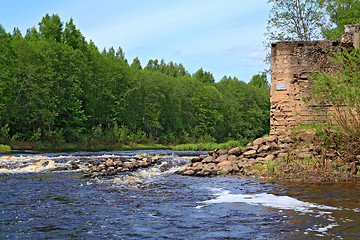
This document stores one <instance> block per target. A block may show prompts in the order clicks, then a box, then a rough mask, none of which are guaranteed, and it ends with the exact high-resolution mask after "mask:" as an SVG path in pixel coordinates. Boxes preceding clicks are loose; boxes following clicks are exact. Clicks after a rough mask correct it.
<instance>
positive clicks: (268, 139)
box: [263, 136, 277, 143]
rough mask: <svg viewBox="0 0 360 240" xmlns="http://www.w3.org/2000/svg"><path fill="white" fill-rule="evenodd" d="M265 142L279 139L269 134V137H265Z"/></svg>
mask: <svg viewBox="0 0 360 240" xmlns="http://www.w3.org/2000/svg"><path fill="white" fill-rule="evenodd" d="M263 140H264V142H266V143H268V142H275V141H276V140H277V137H276V136H269V137H264V138H263Z"/></svg>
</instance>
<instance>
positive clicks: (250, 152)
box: [243, 150, 256, 157]
mask: <svg viewBox="0 0 360 240" xmlns="http://www.w3.org/2000/svg"><path fill="white" fill-rule="evenodd" d="M255 154H256V150H249V151H247V152H244V154H243V155H244V156H245V157H250V156H254V155H255Z"/></svg>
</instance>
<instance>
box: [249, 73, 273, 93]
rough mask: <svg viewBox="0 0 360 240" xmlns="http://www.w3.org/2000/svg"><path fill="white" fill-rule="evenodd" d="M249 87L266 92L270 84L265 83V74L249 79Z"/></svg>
mask: <svg viewBox="0 0 360 240" xmlns="http://www.w3.org/2000/svg"><path fill="white" fill-rule="evenodd" d="M249 85H252V86H254V87H257V88H263V89H266V90H270V84H269V82H268V81H267V76H266V72H263V73H261V74H256V75H254V76H253V77H252V78H251V80H250V82H249Z"/></svg>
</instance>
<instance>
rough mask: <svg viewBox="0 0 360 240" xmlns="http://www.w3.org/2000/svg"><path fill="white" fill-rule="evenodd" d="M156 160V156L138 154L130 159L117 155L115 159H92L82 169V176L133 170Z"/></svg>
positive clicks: (109, 174)
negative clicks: (148, 156) (149, 156)
mask: <svg viewBox="0 0 360 240" xmlns="http://www.w3.org/2000/svg"><path fill="white" fill-rule="evenodd" d="M158 160H159V157H158V156H154V157H152V158H147V157H141V156H138V157H135V158H131V159H125V158H123V157H119V158H116V159H111V158H108V159H102V160H94V161H92V162H90V165H89V166H88V167H87V168H86V169H85V170H84V173H85V174H84V177H92V178H94V177H97V176H111V175H115V174H118V173H120V172H125V171H133V170H136V169H138V168H145V167H148V166H150V165H151V164H153V163H156V162H157V161H158Z"/></svg>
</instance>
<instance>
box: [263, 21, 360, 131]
mask: <svg viewBox="0 0 360 240" xmlns="http://www.w3.org/2000/svg"><path fill="white" fill-rule="evenodd" d="M359 46H360V25H346V26H345V29H344V34H343V35H342V37H341V39H333V40H322V41H294V42H276V43H273V44H272V45H271V88H270V102H271V110H270V113H271V116H270V135H279V134H282V133H286V132H288V131H289V130H290V128H291V127H293V126H296V125H298V124H302V123H309V122H313V121H314V115H316V114H317V113H316V112H315V111H314V110H313V108H312V107H311V106H309V105H307V104H305V103H304V101H303V97H308V96H309V89H310V84H309V83H310V81H311V79H310V78H309V77H310V74H311V73H312V72H315V71H331V70H333V69H334V68H335V65H334V63H333V62H332V61H331V60H330V59H329V57H330V56H331V55H332V52H333V51H336V50H340V49H342V48H343V47H346V48H348V49H349V50H351V49H353V48H356V47H359Z"/></svg>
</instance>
